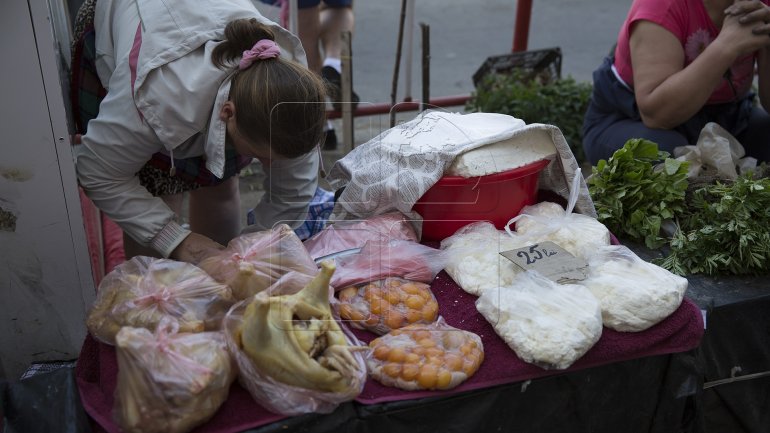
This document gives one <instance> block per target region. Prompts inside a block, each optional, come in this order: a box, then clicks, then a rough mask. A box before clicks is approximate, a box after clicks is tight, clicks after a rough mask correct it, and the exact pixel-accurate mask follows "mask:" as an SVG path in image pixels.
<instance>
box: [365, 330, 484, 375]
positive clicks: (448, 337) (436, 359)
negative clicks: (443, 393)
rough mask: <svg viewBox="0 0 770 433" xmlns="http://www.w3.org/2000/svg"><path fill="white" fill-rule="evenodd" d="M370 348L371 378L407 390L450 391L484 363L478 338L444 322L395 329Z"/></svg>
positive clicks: (372, 343) (481, 345)
mask: <svg viewBox="0 0 770 433" xmlns="http://www.w3.org/2000/svg"><path fill="white" fill-rule="evenodd" d="M369 347H370V348H371V349H372V350H371V352H370V353H369V355H368V356H367V360H366V362H367V365H368V366H369V371H370V374H371V376H372V377H373V378H374V379H375V380H377V381H378V382H380V383H382V384H383V385H387V386H393V387H396V388H401V389H406V390H417V389H439V390H446V389H452V388H454V387H456V386H457V385H459V384H461V383H463V382H464V381H466V380H467V379H468V378H469V377H471V376H473V374H474V373H476V371H477V370H478V369H479V366H480V365H481V363H482V362H483V361H484V346H483V344H482V343H481V338H479V336H478V335H476V334H474V333H472V332H469V331H464V330H461V329H457V328H454V327H452V326H450V325H448V324H447V323H446V322H445V321H444V319H443V318H439V320H438V321H436V322H434V323H431V324H427V325H426V324H414V325H409V326H406V327H404V328H401V329H396V330H394V331H392V332H390V333H389V334H387V335H383V336H382V337H379V338H376V339H374V340H372V342H371V343H369Z"/></svg>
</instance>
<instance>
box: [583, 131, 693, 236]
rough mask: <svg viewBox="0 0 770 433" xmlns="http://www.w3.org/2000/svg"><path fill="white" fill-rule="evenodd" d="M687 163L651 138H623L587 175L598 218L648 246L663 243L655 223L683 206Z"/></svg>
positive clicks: (666, 218)
mask: <svg viewBox="0 0 770 433" xmlns="http://www.w3.org/2000/svg"><path fill="white" fill-rule="evenodd" d="M687 166H688V163H687V162H682V161H677V160H675V159H671V158H669V154H668V152H663V151H659V150H658V145H657V144H656V143H653V142H652V141H649V140H645V139H641V138H634V139H631V140H628V141H627V142H626V143H625V145H624V146H623V148H621V149H618V150H617V151H615V153H614V154H613V155H612V157H611V158H610V159H609V160H607V161H605V160H601V161H599V163H598V164H597V165H596V166H595V167H593V169H592V174H591V176H590V177H589V178H588V190H589V192H590V193H591V197H592V198H593V200H594V204H595V206H596V213H597V215H598V220H599V221H600V222H601V223H603V224H604V225H606V226H607V228H608V229H609V230H610V231H611V232H613V233H614V234H616V235H618V236H621V237H626V238H629V239H631V240H634V241H637V242H644V244H645V245H646V246H647V247H648V248H653V249H655V248H659V247H661V246H663V245H665V244H666V243H668V239H667V238H665V237H663V236H661V233H660V228H661V224H662V223H663V222H664V221H666V220H672V219H673V218H674V217H676V216H677V215H679V214H681V213H682V212H683V211H684V209H685V191H686V190H687Z"/></svg>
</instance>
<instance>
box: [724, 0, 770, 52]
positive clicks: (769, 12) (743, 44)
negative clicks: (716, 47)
mask: <svg viewBox="0 0 770 433" xmlns="http://www.w3.org/2000/svg"><path fill="white" fill-rule="evenodd" d="M719 35H720V37H722V39H723V41H726V46H727V47H730V48H732V49H734V50H736V51H737V54H738V56H741V55H745V54H749V53H753V52H754V51H757V50H759V49H762V48H765V47H768V46H770V7H768V6H766V5H765V4H764V3H762V2H760V1H758V0H738V1H736V2H735V3H733V4H732V5H731V6H730V7H728V8H727V9H725V19H724V22H723V23H722V30H721V31H720V33H719ZM717 39H719V38H717Z"/></svg>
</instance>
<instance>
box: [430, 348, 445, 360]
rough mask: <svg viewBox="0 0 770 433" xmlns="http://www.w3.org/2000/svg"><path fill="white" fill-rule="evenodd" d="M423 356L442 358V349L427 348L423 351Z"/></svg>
mask: <svg viewBox="0 0 770 433" xmlns="http://www.w3.org/2000/svg"><path fill="white" fill-rule="evenodd" d="M425 356H427V357H429V358H444V349H441V348H440V347H429V348H427V349H425Z"/></svg>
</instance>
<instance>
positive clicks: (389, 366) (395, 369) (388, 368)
mask: <svg viewBox="0 0 770 433" xmlns="http://www.w3.org/2000/svg"><path fill="white" fill-rule="evenodd" d="M382 372H383V373H385V374H387V375H388V376H390V377H393V378H396V377H398V376H400V375H401V364H396V363H393V362H386V363H385V365H383V366H382Z"/></svg>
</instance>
